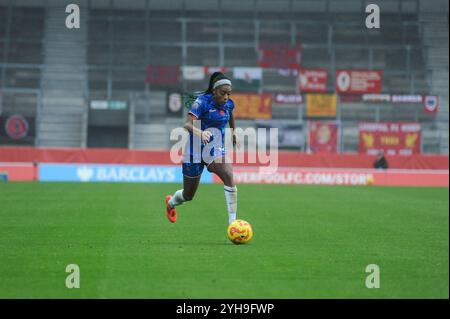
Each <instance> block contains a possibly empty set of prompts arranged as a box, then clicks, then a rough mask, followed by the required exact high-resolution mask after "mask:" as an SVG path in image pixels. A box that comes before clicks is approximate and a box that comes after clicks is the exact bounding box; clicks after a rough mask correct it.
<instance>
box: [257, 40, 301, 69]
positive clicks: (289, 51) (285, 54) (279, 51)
mask: <svg viewBox="0 0 450 319" xmlns="http://www.w3.org/2000/svg"><path fill="white" fill-rule="evenodd" d="M301 52H302V47H301V46H300V45H289V44H284V43H271V44H261V45H260V46H259V57H258V65H259V66H260V67H262V68H281V69H298V68H300V64H301V56H302V55H301Z"/></svg>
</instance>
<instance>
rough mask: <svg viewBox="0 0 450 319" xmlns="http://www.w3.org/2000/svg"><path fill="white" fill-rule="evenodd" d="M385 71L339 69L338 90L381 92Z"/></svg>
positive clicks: (338, 91) (353, 92) (337, 74)
mask: <svg viewBox="0 0 450 319" xmlns="http://www.w3.org/2000/svg"><path fill="white" fill-rule="evenodd" d="M382 76H383V71H371V70H337V71H336V92H337V93H350V94H363V93H380V92H381V86H382V82H381V81H382Z"/></svg>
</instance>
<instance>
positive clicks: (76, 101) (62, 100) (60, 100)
mask: <svg viewBox="0 0 450 319" xmlns="http://www.w3.org/2000/svg"><path fill="white" fill-rule="evenodd" d="M42 104H44V105H46V106H51V105H67V104H70V105H73V106H80V107H84V106H86V104H87V102H86V100H85V99H84V98H82V97H77V98H73V97H72V98H68V97H47V96H44V97H42Z"/></svg>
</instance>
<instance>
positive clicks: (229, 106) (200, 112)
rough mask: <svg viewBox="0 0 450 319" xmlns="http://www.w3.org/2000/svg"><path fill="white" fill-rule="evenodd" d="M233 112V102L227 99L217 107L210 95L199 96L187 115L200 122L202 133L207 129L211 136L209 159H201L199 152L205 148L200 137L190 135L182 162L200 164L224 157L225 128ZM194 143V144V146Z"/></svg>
mask: <svg viewBox="0 0 450 319" xmlns="http://www.w3.org/2000/svg"><path fill="white" fill-rule="evenodd" d="M233 110H234V102H233V101H232V100H231V99H228V101H227V103H225V105H218V104H217V103H216V102H215V101H214V98H213V96H212V94H211V93H208V94H202V95H200V96H199V97H198V98H197V99H196V100H195V101H194V103H193V104H192V107H191V109H190V110H189V114H192V115H194V116H195V117H196V118H197V120H200V121H201V129H202V131H204V130H207V129H209V130H210V131H211V132H212V133H213V136H212V137H211V140H210V143H208V146H209V147H211V150H210V152H209V156H210V158H209V159H205V158H202V157H201V152H202V151H203V149H204V147H205V146H206V145H205V144H203V143H202V142H201V139H200V137H197V136H196V135H195V136H194V135H193V134H192V133H190V136H189V140H188V143H189V145H186V148H185V153H184V159H183V160H184V161H185V162H186V161H188V160H189V161H190V162H195V163H200V162H201V161H202V160H203V161H205V162H206V163H209V162H210V160H212V159H214V158H216V157H218V156H224V155H225V128H226V125H227V124H228V122H229V120H230V117H231V114H232V113H233ZM195 143H196V144H195Z"/></svg>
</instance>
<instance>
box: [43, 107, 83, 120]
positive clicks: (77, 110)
mask: <svg viewBox="0 0 450 319" xmlns="http://www.w3.org/2000/svg"><path fill="white" fill-rule="evenodd" d="M86 112H87V107H86V106H79V105H64V104H61V105H45V104H44V105H42V109H41V115H43V116H45V117H47V118H49V117H51V116H53V115H58V116H60V117H61V118H62V117H64V116H66V119H67V120H68V121H69V122H70V121H75V120H76V117H77V116H81V115H84V114H85V113H86ZM74 115H75V117H73V118H71V116H74Z"/></svg>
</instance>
